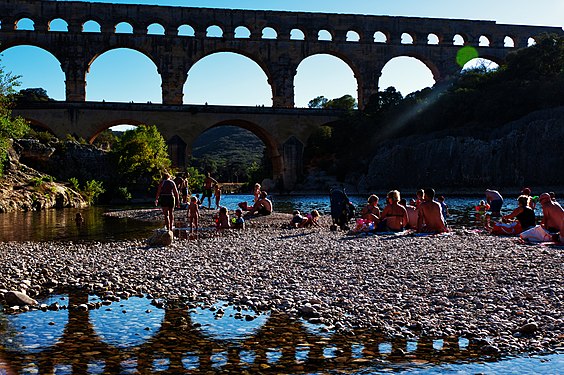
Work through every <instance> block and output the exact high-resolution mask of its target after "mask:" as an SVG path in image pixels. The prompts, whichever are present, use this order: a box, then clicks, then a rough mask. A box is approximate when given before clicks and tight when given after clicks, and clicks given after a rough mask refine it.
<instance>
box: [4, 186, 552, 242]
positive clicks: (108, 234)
mask: <svg viewBox="0 0 564 375" xmlns="http://www.w3.org/2000/svg"><path fill="white" fill-rule="evenodd" d="M379 196H380V197H384V196H385V195H384V194H381V195H379ZM251 198H252V197H251V196H250V195H238V194H231V195H224V196H223V197H222V200H221V205H224V206H226V207H227V208H228V209H229V210H235V209H236V208H237V204H238V203H239V202H242V201H248V202H249V203H251V202H250V201H251ZM270 198H271V199H272V201H273V204H274V209H275V210H276V211H278V212H285V213H291V212H292V211H293V210H296V209H297V210H300V211H301V212H302V213H308V212H311V210H313V209H317V210H318V211H319V212H320V213H321V214H322V215H328V214H329V213H330V202H329V195H282V196H277V195H274V196H272V197H270ZM349 198H350V200H351V202H352V203H353V204H354V205H355V206H356V207H358V208H359V209H360V208H361V207H363V206H364V205H365V204H366V199H367V197H366V196H349ZM408 198H410V197H408ZM480 199H483V197H478V196H465V197H446V201H445V202H446V203H447V205H448V207H449V217H448V223H449V225H451V226H453V227H461V226H466V227H472V226H476V225H478V226H479V225H481V222H480V221H476V217H475V214H476V211H475V208H474V207H475V206H476V205H477V204H478V203H479V201H480ZM203 203H204V205H205V206H207V204H208V202H207V200H206V201H205V202H203ZM516 203H517V202H516V201H515V198H514V197H510V198H507V199H506V201H505V203H504V209H503V211H502V213H508V212H510V211H511V210H512V209H513V208H515V207H516V206H517V204H516ZM214 206H215V203H214V202H212V207H214ZM147 207H149V206H146V207H145V208H147ZM380 207H381V208H383V207H382V201H380ZM124 208H127V207H99V206H98V207H91V208H88V209H81V210H79V209H73V208H68V209H60V210H54V209H53V210H43V211H39V212H12V213H3V214H0V241H51V240H54V241H102V242H105V241H115V240H127V239H134V238H146V237H147V236H148V235H149V234H150V233H151V231H153V230H154V229H155V228H156V227H157V226H158V224H154V223H143V222H139V221H136V220H131V219H116V218H111V217H106V216H104V215H103V213H104V212H106V211H109V210H115V209H124ZM131 208H144V207H143V206H137V207H131ZM152 208H154V207H152ZM155 209H156V208H155ZM77 212H81V213H82V215H83V217H84V224H83V225H81V226H77V225H76V224H75V221H74V218H75V215H76V213H77ZM536 214H537V217H539V216H540V215H541V214H542V211H541V210H540V207H537V209H536Z"/></svg>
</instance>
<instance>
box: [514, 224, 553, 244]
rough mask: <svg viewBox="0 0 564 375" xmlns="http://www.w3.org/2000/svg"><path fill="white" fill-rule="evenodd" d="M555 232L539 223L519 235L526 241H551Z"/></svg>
mask: <svg viewBox="0 0 564 375" xmlns="http://www.w3.org/2000/svg"><path fill="white" fill-rule="evenodd" d="M552 236H553V234H552V233H550V232H549V231H547V230H546V229H544V228H543V227H541V226H540V225H537V226H535V227H532V228H531V229H528V230H526V231H524V232H523V233H521V234H520V235H519V237H520V238H521V239H522V240H523V241H525V242H532V243H541V242H551V241H552Z"/></svg>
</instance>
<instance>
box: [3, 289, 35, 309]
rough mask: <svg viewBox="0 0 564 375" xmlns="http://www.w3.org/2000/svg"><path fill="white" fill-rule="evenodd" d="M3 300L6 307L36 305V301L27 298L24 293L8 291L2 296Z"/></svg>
mask: <svg viewBox="0 0 564 375" xmlns="http://www.w3.org/2000/svg"><path fill="white" fill-rule="evenodd" d="M4 299H5V300H6V304H7V305H8V306H29V305H37V301H36V300H34V299H33V298H31V297H29V296H28V295H27V294H25V293H21V292H16V291H10V292H7V293H6V294H5V295H4Z"/></svg>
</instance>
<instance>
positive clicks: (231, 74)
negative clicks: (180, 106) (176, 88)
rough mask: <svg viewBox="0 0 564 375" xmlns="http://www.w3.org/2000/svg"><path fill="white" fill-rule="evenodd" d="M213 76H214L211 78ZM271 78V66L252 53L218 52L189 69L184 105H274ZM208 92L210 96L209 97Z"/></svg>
mask: <svg viewBox="0 0 564 375" xmlns="http://www.w3.org/2000/svg"><path fill="white" fill-rule="evenodd" d="M212 76H213V77H214V79H213V80H210V78H209V77H212ZM271 81H272V80H271V77H270V75H269V71H268V69H267V68H266V67H265V66H264V64H261V62H260V61H258V60H257V59H255V58H253V57H252V56H247V55H244V54H241V53H240V51H229V50H222V51H215V52H214V53H211V54H209V55H206V56H204V57H202V58H201V59H199V60H198V61H197V62H196V63H195V64H194V65H192V67H191V68H190V70H189V72H188V79H187V80H186V83H185V84H184V91H183V92H184V95H183V98H184V99H183V101H184V103H185V104H187V103H190V104H208V103H209V104H217V105H245V106H267V107H271V106H272V97H273V89H272V84H271ZM211 85H213V86H211ZM210 86H211V87H210ZM251 88H252V90H251ZM205 92H208V93H211V95H210V94H208V95H209V96H206V95H205V94H203V93H205Z"/></svg>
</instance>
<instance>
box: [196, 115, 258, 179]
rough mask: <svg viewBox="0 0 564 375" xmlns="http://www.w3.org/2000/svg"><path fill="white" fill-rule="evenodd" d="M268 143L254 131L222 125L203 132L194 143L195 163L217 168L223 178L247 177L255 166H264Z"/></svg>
mask: <svg viewBox="0 0 564 375" xmlns="http://www.w3.org/2000/svg"><path fill="white" fill-rule="evenodd" d="M264 150H265V146H264V144H263V143H262V141H261V140H260V139H259V138H258V137H257V136H256V135H254V134H253V133H252V132H250V131H248V130H246V129H242V128H239V127H237V126H220V127H217V128H212V129H210V130H208V131H206V132H205V133H203V134H202V135H201V136H200V137H198V139H197V140H196V142H194V144H193V146H192V157H193V160H192V164H193V165H194V166H196V167H197V168H199V169H202V170H203V169H208V168H211V170H212V171H213V172H214V174H215V176H216V178H218V179H220V180H221V181H224V182H228V181H236V180H239V181H244V180H246V179H247V178H248V177H249V173H250V171H249V168H251V166H253V165H256V166H261V165H262V159H263V154H264Z"/></svg>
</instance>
